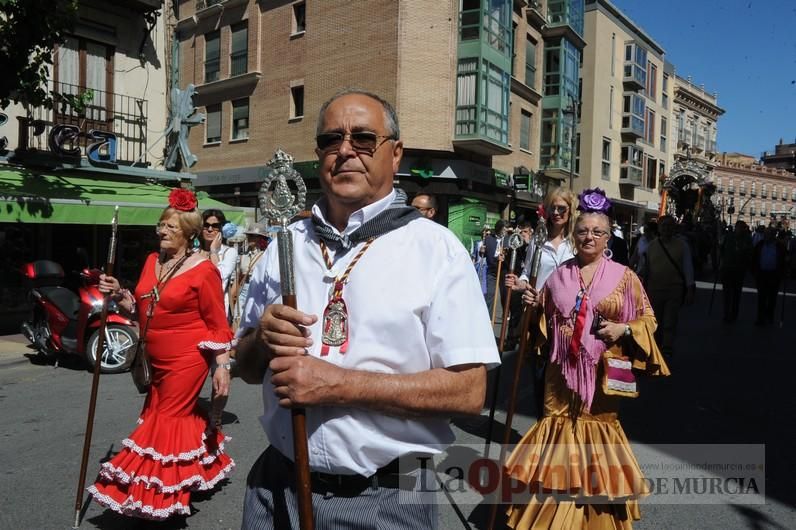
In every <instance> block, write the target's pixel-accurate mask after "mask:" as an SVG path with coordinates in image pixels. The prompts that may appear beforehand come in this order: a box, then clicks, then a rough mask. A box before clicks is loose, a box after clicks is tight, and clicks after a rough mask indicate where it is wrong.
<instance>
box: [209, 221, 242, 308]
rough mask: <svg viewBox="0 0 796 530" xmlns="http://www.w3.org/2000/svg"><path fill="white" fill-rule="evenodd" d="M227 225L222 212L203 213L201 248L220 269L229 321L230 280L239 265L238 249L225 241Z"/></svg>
mask: <svg viewBox="0 0 796 530" xmlns="http://www.w3.org/2000/svg"><path fill="white" fill-rule="evenodd" d="M225 224H227V218H226V216H224V212H222V211H221V210H215V209H211V210H205V211H204V212H202V237H201V247H202V251H203V252H204V253H205V256H207V258H208V259H209V260H210V261H212V262H213V264H214V265H215V266H216V267H218V271H219V272H220V273H221V288H222V289H223V291H224V305H225V306H226V310H227V318H228V319H229V297H228V296H227V291H228V289H229V280H230V278H231V277H232V273H234V272H235V267H236V265H237V263H238V249H236V248H235V247H231V246H228V245H227V244H226V241H225V240H224V234H222V229H223V228H224V225H225Z"/></svg>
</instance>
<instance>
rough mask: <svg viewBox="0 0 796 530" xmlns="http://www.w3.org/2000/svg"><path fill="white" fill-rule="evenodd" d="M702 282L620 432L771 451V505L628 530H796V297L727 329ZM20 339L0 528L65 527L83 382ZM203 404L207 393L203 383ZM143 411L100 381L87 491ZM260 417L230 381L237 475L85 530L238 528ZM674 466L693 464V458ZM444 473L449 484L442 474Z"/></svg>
mask: <svg viewBox="0 0 796 530" xmlns="http://www.w3.org/2000/svg"><path fill="white" fill-rule="evenodd" d="M701 287H702V288H701V289H700V290H699V294H698V297H697V303H696V304H695V305H694V306H692V307H687V308H685V309H684V310H683V313H682V319H681V334H680V336H679V338H678V342H677V353H676V357H675V359H674V362H673V363H672V372H673V374H674V375H673V376H672V377H671V378H668V379H667V380H660V381H657V380H651V381H644V382H643V386H642V387H641V395H640V396H639V398H637V399H635V400H626V403H625V404H624V409H623V412H622V424H623V427H624V429H625V431H626V433H627V435H628V437H629V438H630V440H631V442H632V444H633V445H634V448H635V450H636V452H637V453H638V454H646V453H647V452H648V451H650V450H663V451H665V450H666V447H674V446H664V445H661V444H678V447H684V445H683V444H693V446H696V447H702V448H707V449H708V450H712V448H715V447H721V444H757V445H758V446H759V445H760V444H765V470H764V471H765V480H764V490H765V504H747V505H744V504H735V505H732V504H713V505H707V504H704V503H699V501H697V502H698V503H697V504H666V503H662V502H660V501H659V500H656V498H655V497H653V498H648V499H646V500H645V501H643V502H642V520H641V521H640V522H638V523H637V524H636V526H635V527H636V528H638V529H642V530H644V529H652V528H666V529H669V528H678V529H679V528H683V529H691V528H694V529H697V528H699V529H701V528H711V529H712V528H717V529H718V528H720V529H734V528H744V529H745V528H749V529H769V528H771V529H789V528H796V509H795V508H794V506H796V487H794V486H796V484H794V482H795V481H794V480H793V475H794V472H796V456H794V454H793V446H794V441H795V440H796V428H795V427H794V425H796V422H794V419H796V418H794V416H796V414H794V410H796V398H795V397H794V395H796V393H794V391H793V388H794V384H795V383H794V380H795V378H794V374H796V355H794V346H793V344H794V339H796V298H790V299H789V302H788V306H787V310H788V313H787V314H786V321H785V323H784V324H785V325H784V326H783V327H782V328H780V327H779V326H777V325H775V326H772V327H767V328H758V327H755V326H753V325H752V321H753V320H754V308H755V306H754V303H755V299H754V294H753V293H747V294H746V295H745V298H744V301H743V306H742V310H741V318H740V320H739V322H738V323H737V324H735V325H732V326H729V325H726V324H722V323H720V321H719V318H718V316H719V314H720V306H719V304H720V303H721V298H720V293H719V294H718V296H717V298H716V307H714V308H713V311H712V313H713V314H712V315H708V300H709V297H710V290H709V287H710V286H709V285H705V284H703V285H702V286H701ZM779 315H780V313H779V307H778V309H777V317H778V318H779ZM19 340H20V339H19V337H6V338H4V339H3V338H0V409H1V410H2V421H0V440H2V443H1V444H0V461H2V462H3V470H2V479H1V480H0V503H2V505H1V506H2V507H1V508H0V528H2V529H50V528H53V529H63V528H71V525H72V521H73V518H74V503H75V488H76V486H77V480H78V472H79V466H80V457H81V451H82V446H83V432H84V430H85V421H86V420H85V415H86V408H87V403H88V397H89V391H90V385H91V375H90V373H89V372H87V371H86V370H85V367H84V366H83V365H82V364H81V363H79V362H75V361H71V362H66V363H62V364H61V366H59V367H58V368H54V367H53V366H52V365H50V364H41V363H40V362H39V361H38V360H37V359H36V358H34V357H33V356H32V355H31V354H30V352H29V350H28V349H27V348H26V347H25V346H24V344H22V343H21V342H19ZM505 361H506V363H505V365H504V372H503V378H502V379H503V381H502V384H501V385H500V387H501V392H500V394H499V398H498V403H499V405H500V406H499V408H498V413H497V415H496V418H497V420H498V428H496V429H495V434H494V436H493V437H494V439H497V438H499V437H502V434H501V433H502V428H503V423H501V422H502V421H504V419H505V412H504V411H503V410H502V407H504V406H505V403H506V392H505V387H506V386H508V383H507V380H508V377H507V373H509V374H510V373H511V371H512V366H513V361H514V357H513V355H510V354H507V356H506V358H505ZM203 395H204V396H209V390H208V388H207V386H206V387H205V391H204V393H203ZM520 395H521V402H520V405H519V409H518V413H519V414H518V416H516V417H515V421H514V429H515V431H516V432H515V433H514V437H513V438H514V439H517V438H518V437H519V436H520V434H521V433H524V432H525V431H526V430H527V429H528V427H529V426H530V425H531V424H532V423H533V422H534V418H535V414H536V412H535V410H533V405H532V404H531V400H530V399H529V397H530V395H531V388H530V386H529V385H528V384H527V381H525V380H524V383H523V387H522V391H521V394H520ZM142 403H143V398H142V397H141V396H139V395H138V394H137V393H136V391H135V389H134V387H133V385H132V383H131V381H130V380H129V375H127V374H119V375H111V376H103V377H102V379H101V384H100V391H99V401H98V406H97V412H96V421H95V427H94V436H93V441H92V447H91V455H90V465H89V471H88V477H87V482H90V481H91V480H93V478H94V477H95V475H96V472H97V469H98V467H99V464H100V462H102V461H103V460H104V459H106V458H108V457H109V456H110V455H112V454H114V453H115V452H117V451H118V450H119V448H120V441H121V439H122V438H123V437H125V436H126V435H127V434H128V433H129V432H130V431H131V430H132V428H133V426H134V424H135V420H136V418H137V415H138V413H139V411H140V408H141V405H142ZM260 409H261V398H260V387H258V386H250V385H246V384H244V383H242V382H241V381H239V380H236V381H235V384H234V386H233V389H232V395H231V397H230V400H229V403H228V405H227V412H226V413H225V415H224V418H223V422H224V430H225V432H226V434H227V435H229V436H231V437H232V441H231V442H230V443H229V445H228V449H229V452H230V454H231V455H232V457H233V458H234V459H235V461H236V462H237V469H236V470H235V471H234V472H233V474H232V475H231V477H230V479H229V480H228V481H227V482H226V483H224V484H223V486H222V487H221V488H220V489H217V490H215V491H214V492H213V493H212V494H209V495H204V496H201V497H195V498H194V502H193V508H194V511H195V512H194V513H193V515H191V516H190V517H189V518H187V519H184V520H178V521H174V522H168V523H165V524H149V523H146V522H141V521H137V520H131V519H126V518H123V517H120V516H116V515H115V514H113V512H110V511H106V510H103V509H101V507H99V506H98V505H97V504H95V503H93V502H88V501H87V500H84V507H85V511H84V514H83V518H82V524H81V528H89V529H90V528H98V529H132V528H160V529H171V528H194V529H213V530H215V529H228V528H235V529H237V528H239V527H240V519H241V505H242V495H243V488H244V483H245V478H246V473H247V472H248V469H249V467H250V465H251V464H252V463H253V462H254V460H255V459H256V457H257V456H258V455H259V454H260V452H261V451H262V450H263V449H264V448H265V447H266V445H267V441H266V440H265V436H264V434H263V432H262V430H261V429H260V427H259V422H258V420H257V417H258V415H259V413H260ZM486 417H487V411H486V410H485V411H484V412H483V413H482V415H481V417H475V418H460V419H453V420H452V424H453V426H454V430H455V432H456V436H457V440H456V448H455V449H453V450H452V451H450V452H449V456H448V460H450V459H451V458H453V457H452V456H451V455H454V456H455V455H458V457H460V458H468V457H471V456H472V455H475V454H479V453H480V451H481V447H482V446H483V441H484V437H485V436H486V431H487V422H486ZM709 444H713V445H709ZM725 447H726V446H725ZM495 454H496V450H495V449H493V452H492V455H493V456H494V455H495ZM677 458H681V459H682V460H683V461H687V460H688V459H689V457H688V456H687V453H686V456H679V457H677ZM640 460H643V459H642V458H641V457H640ZM642 463H643V461H642ZM440 478H441V480H443V481H445V482H446V484H450V482H448V479H449V478H450V477H449V476H447V475H444V474H441V475H440ZM439 499H440V503H441V505H440V528H442V529H465V528H479V529H480V528H485V524H484V519H485V517H486V514H487V512H488V508H487V506H486V504H485V503H484V502H483V501H482V500H481V499H480V497H477V496H476V497H472V496H467V495H459V494H457V493H456V492H451V493H445V492H443V493H441V494H440V495H439ZM676 502H679V501H676Z"/></svg>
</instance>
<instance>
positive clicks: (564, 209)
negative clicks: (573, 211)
mask: <svg viewBox="0 0 796 530" xmlns="http://www.w3.org/2000/svg"><path fill="white" fill-rule="evenodd" d="M568 211H569V207H568V206H551V207H550V212H552V213H556V214H558V215H564V214H565V213H567V212H568Z"/></svg>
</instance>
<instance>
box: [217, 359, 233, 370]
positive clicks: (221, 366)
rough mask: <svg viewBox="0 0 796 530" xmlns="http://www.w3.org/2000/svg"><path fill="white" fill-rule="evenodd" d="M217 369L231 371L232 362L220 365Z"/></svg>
mask: <svg viewBox="0 0 796 530" xmlns="http://www.w3.org/2000/svg"><path fill="white" fill-rule="evenodd" d="M216 368H224V369H225V370H227V371H229V370H230V369H231V368H232V362H231V361H227V362H225V363H218V364H217V365H216Z"/></svg>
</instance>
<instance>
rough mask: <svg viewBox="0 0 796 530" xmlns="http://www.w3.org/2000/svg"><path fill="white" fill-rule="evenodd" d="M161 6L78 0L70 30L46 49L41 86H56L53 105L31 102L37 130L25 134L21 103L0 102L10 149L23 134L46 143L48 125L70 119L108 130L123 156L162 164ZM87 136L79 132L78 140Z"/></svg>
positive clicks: (139, 0) (34, 143) (145, 0)
mask: <svg viewBox="0 0 796 530" xmlns="http://www.w3.org/2000/svg"><path fill="white" fill-rule="evenodd" d="M162 9H163V1H162V0H129V1H124V2H115V3H114V5H113V6H112V8H109V7H108V5H107V3H106V2H100V1H98V0H81V2H80V3H79V10H78V21H77V24H76V26H75V28H74V31H73V32H71V34H69V35H68V36H67V37H66V41H65V42H64V43H63V44H62V45H60V46H58V47H57V48H56V50H55V53H54V54H53V65H52V68H51V69H50V70H51V75H50V79H49V80H48V86H47V91H48V92H51V93H54V94H55V98H54V99H55V103H54V108H53V109H45V108H35V109H31V114H32V118H33V119H34V120H41V122H43V124H44V129H43V132H41V133H40V134H35V135H34V134H32V129H33V126H32V123H31V124H30V125H25V124H21V122H20V120H21V119H23V118H25V117H26V116H27V113H26V111H25V109H23V108H22V107H21V106H20V105H11V106H9V107H8V108H7V109H3V112H4V113H5V114H6V115H7V116H8V123H7V125H6V127H4V128H3V134H2V136H5V137H6V138H7V143H8V146H9V147H10V148H12V149H13V148H14V147H16V146H19V145H20V143H25V140H26V138H27V140H28V144H27V145H28V146H29V147H31V148H36V149H46V148H47V137H48V134H49V132H50V130H51V129H52V127H53V126H54V125H56V124H62V125H74V126H77V127H79V128H80V130H81V131H82V132H83V133H88V132H89V131H90V130H92V129H97V130H102V131H108V132H112V133H113V134H115V135H116V154H117V159H118V160H119V162H121V163H123V164H128V165H132V164H134V163H137V164H138V165H141V166H146V167H158V166H161V165H162V160H163V148H164V147H165V143H164V141H163V138H162V133H163V130H164V129H165V128H166V117H167V115H168V110H167V105H166V78H167V71H166V68H165V65H164V61H165V60H166V53H165V51H166V50H165V47H164V38H165V28H164V17H163V16H161V10H162ZM81 96H82V101H79V99H78V98H80V97H81ZM75 102H77V106H76V105H75V104H73V103H75ZM20 133H21V135H22V137H20ZM87 141H88V139H87V138H83V140H82V142H81V147H83V148H85V146H86V145H87Z"/></svg>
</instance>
